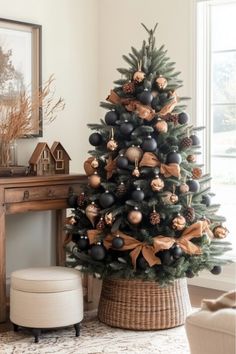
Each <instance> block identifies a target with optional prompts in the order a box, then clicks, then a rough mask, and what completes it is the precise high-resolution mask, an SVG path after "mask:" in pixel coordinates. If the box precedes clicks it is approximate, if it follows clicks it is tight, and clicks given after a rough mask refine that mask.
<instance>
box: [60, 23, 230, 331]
mask: <svg viewBox="0 0 236 354" xmlns="http://www.w3.org/2000/svg"><path fill="white" fill-rule="evenodd" d="M143 27H144V28H145V30H146V31H147V32H148V41H147V42H146V41H144V42H143V45H142V47H141V49H140V50H136V49H135V48H131V49H132V50H131V53H130V54H129V55H128V56H123V58H124V60H125V61H126V62H127V63H128V65H129V68H128V69H123V68H120V69H118V71H119V73H121V74H122V79H119V80H117V81H115V85H116V86H115V88H114V89H113V90H112V91H111V93H110V95H109V96H108V98H107V102H102V103H101V106H102V107H104V108H106V109H108V112H107V113H106V115H105V120H104V121H103V120H101V123H99V124H90V125H89V127H90V128H91V129H92V130H94V132H93V133H92V134H91V135H90V137H89V141H90V143H91V144H92V145H93V146H95V149H94V150H91V151H90V152H89V153H90V154H91V155H92V156H91V157H89V158H88V159H87V160H86V161H85V164H84V168H85V172H86V174H87V175H88V186H87V187H86V188H85V190H84V191H83V194H81V195H80V196H76V197H77V199H76V200H77V202H76V203H77V205H76V207H75V209H74V215H73V216H72V218H74V219H75V220H76V222H74V223H72V224H71V223H70V222H67V224H66V228H67V230H68V232H69V233H71V234H72V239H73V242H74V247H73V249H72V252H71V256H70V261H69V265H70V266H78V265H80V266H81V267H82V270H84V271H87V272H91V273H93V274H96V276H99V277H102V278H104V284H103V290H102V296H101V302H100V306H99V317H100V319H101V320H102V321H104V322H106V323H108V324H111V325H114V326H120V327H124V328H134V329H155V328H166V327H173V326H176V325H179V324H181V323H183V322H184V317H185V315H186V313H187V310H188V305H189V302H188V301H189V300H188V298H187V288H186V283H185V280H183V279H184V278H185V277H193V276H194V275H197V274H198V273H199V271H201V270H203V269H204V268H206V269H208V270H209V271H211V272H212V273H213V274H219V273H220V269H221V268H220V266H221V265H222V264H225V263H226V262H227V261H228V260H227V259H225V258H222V257H219V256H222V254H223V253H224V252H225V251H227V250H228V249H229V248H230V247H229V243H228V242H225V241H224V240H222V238H224V237H225V236H226V235H227V229H226V228H225V227H224V226H223V225H222V223H223V222H224V221H225V219H224V218H223V217H221V216H218V215H216V212H217V210H218V208H219V205H214V204H211V202H210V199H211V198H210V197H211V192H210V185H209V181H210V175H209V174H203V172H202V169H203V166H202V165H201V164H199V163H198V162H197V155H198V154H200V140H199V138H198V136H197V132H198V131H199V130H201V129H202V128H195V127H193V126H192V125H191V124H190V122H189V116H188V114H187V113H186V112H185V111H184V110H185V108H186V107H185V105H183V104H182V102H183V100H184V99H186V98H180V97H178V96H177V94H176V90H177V89H178V88H179V87H181V85H182V82H181V80H179V79H178V76H179V72H175V63H173V62H170V60H169V58H168V57H167V52H166V50H165V49H164V46H161V47H160V48H159V49H157V48H156V45H155V37H154V32H155V30H156V26H155V28H154V29H153V30H148V29H147V28H146V27H145V26H144V25H143ZM70 200H72V202H73V203H72V204H73V206H74V202H75V199H74V198H73V197H72V196H71V198H70ZM67 221H68V219H67ZM88 241H89V242H88ZM164 285H166V286H165V287H163V286H164ZM148 306H149V308H147V307H148ZM138 316H140V317H138Z"/></svg>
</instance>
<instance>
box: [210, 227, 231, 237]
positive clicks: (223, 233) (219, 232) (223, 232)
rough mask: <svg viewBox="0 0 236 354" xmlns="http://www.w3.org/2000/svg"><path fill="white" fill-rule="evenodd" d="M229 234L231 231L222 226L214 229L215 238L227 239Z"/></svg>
mask: <svg viewBox="0 0 236 354" xmlns="http://www.w3.org/2000/svg"><path fill="white" fill-rule="evenodd" d="M228 233H229V231H228V230H227V229H226V227H224V226H222V225H218V226H216V227H215V228H214V229H213V235H214V237H215V238H225V237H227V235H228Z"/></svg>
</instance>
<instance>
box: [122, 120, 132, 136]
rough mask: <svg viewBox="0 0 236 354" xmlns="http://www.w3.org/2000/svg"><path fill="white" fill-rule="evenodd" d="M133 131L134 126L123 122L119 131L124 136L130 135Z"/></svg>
mask: <svg viewBox="0 0 236 354" xmlns="http://www.w3.org/2000/svg"><path fill="white" fill-rule="evenodd" d="M133 130H134V126H133V124H131V123H129V122H124V123H122V124H121V126H120V131H121V133H122V134H124V135H130V134H131V133H132V131H133Z"/></svg>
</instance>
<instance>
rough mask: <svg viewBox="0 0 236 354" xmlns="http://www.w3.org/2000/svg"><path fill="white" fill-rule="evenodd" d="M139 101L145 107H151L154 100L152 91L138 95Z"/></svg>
mask: <svg viewBox="0 0 236 354" xmlns="http://www.w3.org/2000/svg"><path fill="white" fill-rule="evenodd" d="M137 99H138V100H139V101H140V102H141V103H143V104H145V105H150V104H151V102H152V100H153V95H152V94H151V92H150V91H147V90H144V91H143V92H141V93H139V94H138V95H137Z"/></svg>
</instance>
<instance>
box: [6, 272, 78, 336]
mask: <svg viewBox="0 0 236 354" xmlns="http://www.w3.org/2000/svg"><path fill="white" fill-rule="evenodd" d="M82 319H83V291H82V280H81V275H80V272H79V271H78V270H75V269H71V268H66V267H43V268H28V269H21V270H17V271H15V272H13V273H12V274H11V288H10V320H11V322H12V323H13V324H14V330H15V331H17V330H18V326H22V327H28V328H32V330H33V333H34V336H35V342H38V338H39V335H40V333H41V329H43V328H55V327H65V326H69V325H74V327H75V331H76V336H79V333H80V327H79V323H80V321H81V320H82Z"/></svg>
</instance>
